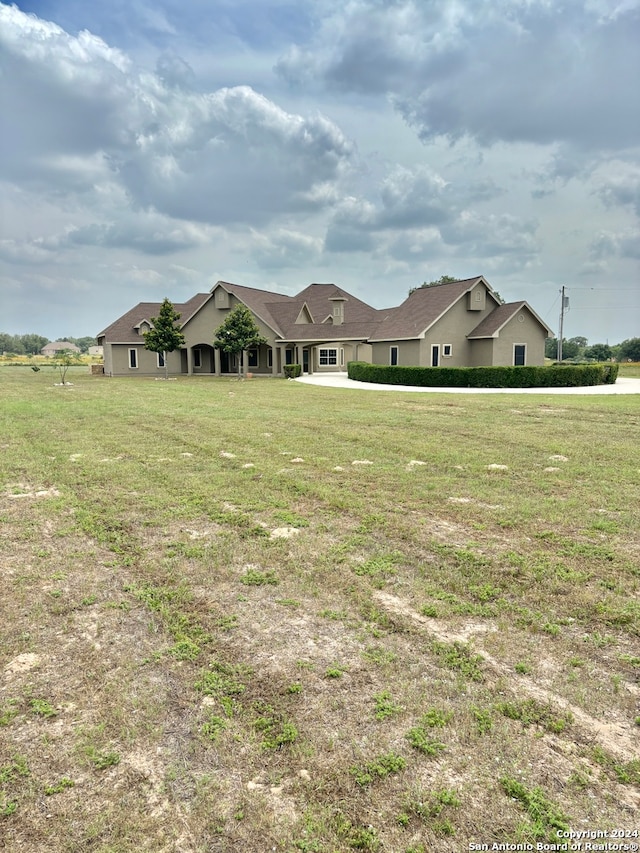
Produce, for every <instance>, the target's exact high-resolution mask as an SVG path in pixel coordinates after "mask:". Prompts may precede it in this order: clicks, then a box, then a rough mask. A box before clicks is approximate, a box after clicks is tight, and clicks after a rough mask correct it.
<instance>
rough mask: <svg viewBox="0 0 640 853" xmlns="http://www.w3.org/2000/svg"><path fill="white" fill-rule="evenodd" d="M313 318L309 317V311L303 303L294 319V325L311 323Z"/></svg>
mask: <svg viewBox="0 0 640 853" xmlns="http://www.w3.org/2000/svg"><path fill="white" fill-rule="evenodd" d="M313 322H314V320H313V317H312V316H311V311H309V306H308V305H307V303H306V302H305V303H304V304H303V306H302V308H301V309H300V311H299V313H298V316H297V317H296V325H300V324H301V323H313Z"/></svg>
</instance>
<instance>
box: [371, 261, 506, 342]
mask: <svg viewBox="0 0 640 853" xmlns="http://www.w3.org/2000/svg"><path fill="white" fill-rule="evenodd" d="M479 283H482V284H483V285H484V286H485V287H486V289H487V293H488V294H489V295H490V296H491V297H492V298H493V299H494V301H495V302H496V305H497V304H498V300H497V298H496V297H495V296H494V295H493V289H492V288H491V285H490V284H489V282H488V281H486V279H485V278H484V276H481V275H479V276H476V277H475V278H465V279H461V280H460V281H450V282H446V283H445V284H434V285H431V286H429V287H418V288H416V289H415V290H414V291H412V292H411V293H410V294H409V296H408V297H407V298H406V299H405V301H404V302H403V303H402V304H401V305H399V306H398V307H397V308H391V309H389V310H388V311H387V312H385V313H386V317H385V319H384V320H383V322H382V323H381V324H380V326H379V328H378V330H377V331H376V333H375V337H374V338H372V340H375V341H386V340H403V339H407V340H410V339H413V338H421V337H423V336H424V334H425V333H426V332H427V330H428V329H429V328H430V327H431V326H433V324H434V323H437V322H438V320H439V319H440V318H441V317H442V316H443V315H444V314H446V313H447V311H449V310H450V309H451V308H452V307H453V306H454V305H455V304H456V302H458V300H460V299H462V298H463V296H464V295H465V294H466V293H468V292H469V291H470V290H472V289H473V288H474V287H475V286H476V285H477V284H479Z"/></svg>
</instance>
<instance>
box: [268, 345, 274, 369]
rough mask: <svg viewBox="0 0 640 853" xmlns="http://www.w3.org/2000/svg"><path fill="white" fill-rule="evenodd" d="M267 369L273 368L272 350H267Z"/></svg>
mask: <svg viewBox="0 0 640 853" xmlns="http://www.w3.org/2000/svg"><path fill="white" fill-rule="evenodd" d="M267 367H273V349H268V350H267Z"/></svg>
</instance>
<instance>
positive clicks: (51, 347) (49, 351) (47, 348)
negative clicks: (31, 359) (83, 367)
mask: <svg viewBox="0 0 640 853" xmlns="http://www.w3.org/2000/svg"><path fill="white" fill-rule="evenodd" d="M62 350H70V351H71V352H80V351H81V350H80V347H77V346H76V345H75V344H72V343H71V342H70V341H52V342H51V343H50V344H45V345H44V346H43V347H42V349H41V350H40V355H48V356H53V355H56V353H59V352H62Z"/></svg>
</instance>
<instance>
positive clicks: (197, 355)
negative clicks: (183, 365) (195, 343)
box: [193, 349, 202, 367]
mask: <svg viewBox="0 0 640 853" xmlns="http://www.w3.org/2000/svg"><path fill="white" fill-rule="evenodd" d="M193 366H194V367H202V350H199V349H194V351H193Z"/></svg>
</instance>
